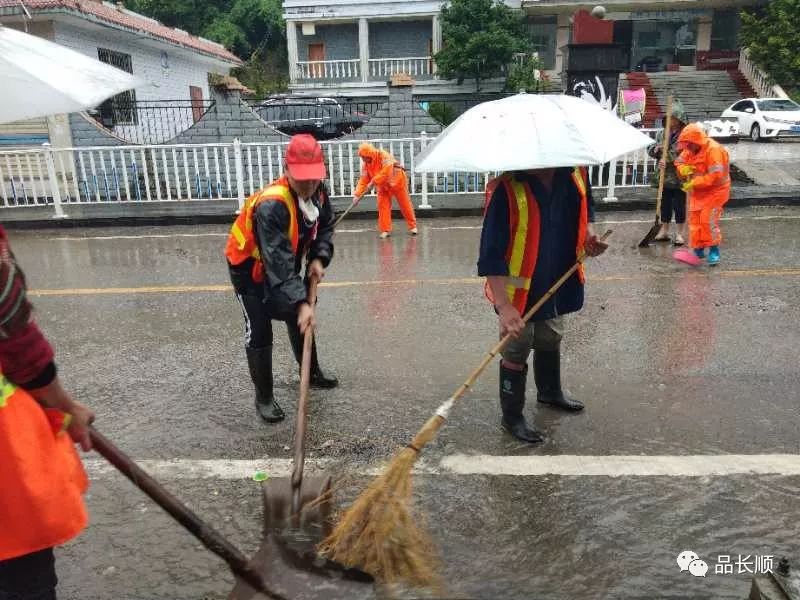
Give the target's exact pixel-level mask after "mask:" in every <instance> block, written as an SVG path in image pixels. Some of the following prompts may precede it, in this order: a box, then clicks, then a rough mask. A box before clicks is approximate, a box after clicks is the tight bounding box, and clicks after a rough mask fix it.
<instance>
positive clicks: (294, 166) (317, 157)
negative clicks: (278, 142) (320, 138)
mask: <svg viewBox="0 0 800 600" xmlns="http://www.w3.org/2000/svg"><path fill="white" fill-rule="evenodd" d="M286 168H287V169H288V170H289V175H291V176H292V177H294V178H295V179H297V180H298V181H308V180H311V179H325V178H326V177H327V172H326V171H325V157H324V156H323V155H322V146H320V145H319V143H318V142H317V140H315V139H314V136H312V135H309V134H307V133H300V134H297V135H293V136H292V139H291V140H289V146H288V147H287V148H286Z"/></svg>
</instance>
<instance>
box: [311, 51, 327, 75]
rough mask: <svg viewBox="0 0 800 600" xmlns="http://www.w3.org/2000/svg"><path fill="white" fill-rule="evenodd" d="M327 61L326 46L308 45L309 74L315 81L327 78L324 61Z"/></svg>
mask: <svg viewBox="0 0 800 600" xmlns="http://www.w3.org/2000/svg"><path fill="white" fill-rule="evenodd" d="M324 60H325V44H322V43H319V44H309V45H308V61H309V62H310V63H311V64H310V65H309V67H310V68H309V73H310V75H311V77H312V78H313V79H322V78H323V77H324V76H325V65H323V64H322V61H324Z"/></svg>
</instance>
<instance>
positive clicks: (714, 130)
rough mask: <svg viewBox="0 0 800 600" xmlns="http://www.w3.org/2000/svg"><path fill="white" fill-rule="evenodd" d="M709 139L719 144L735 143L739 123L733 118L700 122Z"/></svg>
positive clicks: (737, 137)
mask: <svg viewBox="0 0 800 600" xmlns="http://www.w3.org/2000/svg"><path fill="white" fill-rule="evenodd" d="M700 125H701V126H702V127H703V129H704V130H705V132H706V133H707V134H708V135H709V137H712V138H714V139H715V140H717V141H719V142H725V143H726V144H728V143H736V142H738V141H739V135H740V133H739V121H738V120H737V119H736V118H735V117H721V118H719V119H706V120H704V121H700Z"/></svg>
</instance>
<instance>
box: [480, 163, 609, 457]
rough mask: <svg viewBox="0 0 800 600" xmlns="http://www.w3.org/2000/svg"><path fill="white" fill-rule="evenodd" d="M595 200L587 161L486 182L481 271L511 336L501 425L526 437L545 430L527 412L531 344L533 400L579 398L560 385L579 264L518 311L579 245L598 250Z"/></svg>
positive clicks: (577, 305)
mask: <svg viewBox="0 0 800 600" xmlns="http://www.w3.org/2000/svg"><path fill="white" fill-rule="evenodd" d="M593 220H594V202H593V199H592V192H591V186H590V184H589V179H588V173H587V170H586V169H584V168H577V167H576V168H557V169H537V170H531V171H514V172H507V173H504V174H502V175H501V176H500V177H498V178H496V179H494V180H492V181H491V182H489V185H488V186H487V189H486V207H485V210H484V221H483V229H482V232H481V243H480V256H479V259H478V274H479V275H480V276H482V277H486V296H487V298H488V299H489V301H490V302H492V304H493V305H494V309H495V311H496V313H497V315H498V319H499V324H500V335H501V336H503V335H505V334H506V333H511V334H512V335H513V336H514V337H513V339H512V340H511V341H510V343H509V344H508V345H506V347H505V349H504V350H503V351H502V353H501V354H502V360H501V361H500V408H501V411H502V415H503V417H502V425H503V427H504V428H505V429H506V430H507V431H508V432H509V433H510V434H511V435H513V436H514V437H515V438H517V439H519V440H522V441H524V442H529V443H537V442H541V441H543V439H544V436H543V435H542V434H541V433H540V432H539V431H537V430H536V429H534V428H533V427H531V426H529V425H528V423H527V421H526V420H525V416H524V414H523V409H524V408H525V390H526V383H527V375H528V365H527V362H528V356H529V355H530V352H531V350H533V375H534V381H535V383H536V389H537V401H538V402H539V403H541V404H546V405H549V406H552V407H555V408H559V409H562V410H566V411H580V410H583V407H584V405H583V403H582V402H580V401H579V400H576V399H575V398H571V397H570V396H569V395H567V394H566V393H564V391H563V390H562V387H561V339H562V336H563V334H564V315H566V314H567V313H572V312H576V311H579V310H580V309H581V308H582V306H583V285H584V275H583V268H582V267H581V268H580V269H579V270H578V271H576V273H575V274H574V275H573V276H572V277H570V278H569V280H567V282H566V283H564V285H563V286H561V288H560V289H559V290H558V291H557V292H556V293H555V294H554V295H553V296H552V297H551V298H550V299H549V300H548V301H547V302H546V303H545V304H544V305H543V306H542V307H541V308H540V309H539V310H538V311H537V312H536V313H535V314H534V315H533V317H532V318H531V319H530V320H529V321H528V322H527V324H526V323H524V322H523V320H522V315H524V314H525V312H526V311H527V310H528V309H529V308H530V307H532V306H533V305H534V304H535V303H536V302H537V301H538V300H539V299H540V298H541V297H542V296H543V295H544V294H545V293H546V292H547V290H549V289H550V287H552V285H553V284H554V283H555V282H556V281H557V280H558V279H559V278H560V277H561V276H562V275H563V274H564V273H565V272H566V271H568V270H569V268H570V267H572V265H574V264H575V262H576V260H577V258H578V256H579V254H580V253H582V252H585V253H586V254H587V255H588V256H598V255H600V254H602V253H603V252H604V251H605V249H606V248H607V245H606V244H605V243H603V242H601V241H600V240H598V238H597V236H596V235H595V233H594V231H593V227H592V224H591V222H592V221H593Z"/></svg>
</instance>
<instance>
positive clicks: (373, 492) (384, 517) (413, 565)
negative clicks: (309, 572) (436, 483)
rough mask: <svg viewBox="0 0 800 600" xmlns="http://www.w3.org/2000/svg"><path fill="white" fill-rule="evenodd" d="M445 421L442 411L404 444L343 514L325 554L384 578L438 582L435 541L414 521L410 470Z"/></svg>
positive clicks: (323, 549)
mask: <svg viewBox="0 0 800 600" xmlns="http://www.w3.org/2000/svg"><path fill="white" fill-rule="evenodd" d="M443 423H444V418H442V417H440V416H438V415H437V416H434V417H431V418H430V419H429V420H428V421H427V422H426V423H425V425H424V426H423V427H422V429H420V431H419V433H417V435H416V436H415V437H414V440H413V441H412V443H411V444H409V447H408V448H403V450H401V451H400V452H399V453H398V454H397V456H395V458H394V459H392V462H391V463H389V466H388V467H387V468H386V470H385V471H384V472H383V473H382V474H381V475H379V476H378V477H377V478H376V479H374V480H373V481H372V483H370V485H369V486H368V487H367V489H366V490H364V491H363V492H362V493H361V495H360V496H359V497H358V498H356V500H355V501H354V502H353V504H352V506H351V507H350V508H349V509H348V510H347V511H345V512H344V513H343V514H342V517H341V519H340V521H339V523H338V524H337V525H336V527H335V528H334V530H333V531H332V532H331V534H330V535H329V536H328V537H327V538H325V539H324V540H323V541H322V543H321V544H320V552H321V553H322V554H324V555H326V556H328V557H329V558H330V559H332V560H334V561H336V562H339V563H342V564H343V565H345V566H347V567H355V568H359V569H362V570H364V571H366V572H367V573H370V574H371V575H372V576H374V577H375V578H376V579H378V580H379V581H382V582H384V583H400V582H405V583H408V584H411V585H414V586H420V587H438V586H439V584H440V582H439V577H438V576H437V574H436V566H437V565H438V561H437V560H436V558H435V552H434V549H433V543H432V542H431V539H430V537H429V535H428V533H427V531H426V530H425V529H424V528H423V527H420V526H419V525H418V524H417V523H416V522H415V520H414V517H413V516H412V514H411V510H410V503H411V493H412V486H411V481H412V480H411V470H412V469H413V468H414V463H416V462H417V458H419V451H420V450H422V448H423V447H424V446H425V445H426V444H427V443H428V442H430V441H431V440H432V439H433V438H435V437H436V434H437V433H438V431H439V429H440V428H441V426H442V424H443Z"/></svg>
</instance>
